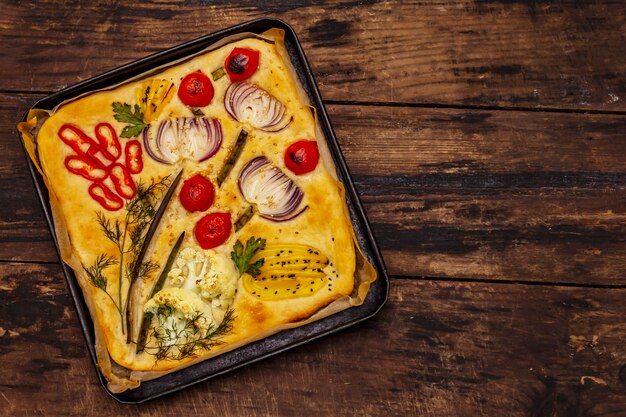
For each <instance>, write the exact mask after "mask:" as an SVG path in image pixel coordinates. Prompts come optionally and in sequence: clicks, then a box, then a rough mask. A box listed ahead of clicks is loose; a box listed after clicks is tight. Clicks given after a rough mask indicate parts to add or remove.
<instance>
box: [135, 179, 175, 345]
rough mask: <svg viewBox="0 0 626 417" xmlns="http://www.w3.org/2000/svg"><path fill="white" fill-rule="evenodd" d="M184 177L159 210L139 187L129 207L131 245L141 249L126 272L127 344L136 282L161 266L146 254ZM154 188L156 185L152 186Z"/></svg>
mask: <svg viewBox="0 0 626 417" xmlns="http://www.w3.org/2000/svg"><path fill="white" fill-rule="evenodd" d="M182 175H183V170H182V169H181V170H180V172H179V173H178V175H177V176H176V178H174V181H172V185H170V186H169V189H168V190H167V192H166V193H165V195H164V196H163V199H162V200H161V203H160V204H159V209H158V210H155V204H154V201H153V200H152V199H151V195H152V194H151V192H150V191H148V189H145V190H144V189H142V190H139V187H137V194H136V196H135V197H134V198H133V200H131V202H130V204H129V205H128V207H127V210H128V213H129V214H130V215H131V219H135V220H136V222H137V226H136V227H135V228H134V229H133V231H132V232H131V235H130V237H131V243H132V244H133V247H135V248H136V247H139V248H140V249H139V250H138V251H135V252H134V256H133V259H132V261H131V262H130V265H129V267H128V269H127V270H126V274H127V277H128V280H129V281H130V286H129V287H128V296H127V297H126V305H125V307H124V310H125V311H126V327H127V329H128V332H127V335H126V342H127V343H130V342H131V334H130V333H131V332H130V330H131V324H132V323H131V322H132V319H133V317H132V314H131V312H132V309H130V308H129V303H130V299H131V297H130V294H131V291H132V289H133V285H134V283H135V281H137V280H138V279H140V278H143V277H145V276H147V275H148V274H149V273H151V272H152V271H154V270H156V269H158V267H159V265H157V264H155V263H153V262H150V261H149V260H148V261H144V258H145V256H146V252H147V250H148V246H150V242H151V241H152V238H153V237H154V234H155V233H156V230H157V228H158V227H159V223H160V222H161V218H162V217H163V214H164V213H165V209H166V208H167V205H168V204H169V202H170V199H171V198H172V195H173V194H174V191H175V190H176V186H177V185H178V182H179V181H180V178H181V177H182ZM152 185H153V186H154V183H153V184H152ZM148 224H149V225H150V227H149V228H148V231H147V232H146V233H145V236H144V237H143V238H142V237H141V236H142V235H143V230H144V229H145V228H146V226H148Z"/></svg>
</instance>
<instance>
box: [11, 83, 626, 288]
mask: <svg viewBox="0 0 626 417" xmlns="http://www.w3.org/2000/svg"><path fill="white" fill-rule="evenodd" d="M32 101H33V99H32V98H27V97H23V96H15V97H14V96H7V95H4V96H1V97H0V115H1V116H0V117H1V119H0V120H1V121H0V125H2V127H3V128H4V129H5V131H7V132H9V131H11V132H14V131H15V128H14V121H15V120H16V119H18V118H19V116H20V115H21V114H22V112H23V109H24V108H26V107H27V105H28V104H29V103H30V102H32ZM329 111H330V113H331V115H332V119H333V123H334V125H335V127H336V129H337V134H338V136H339V138H340V140H341V146H342V149H343V151H344V153H345V156H346V159H347V162H348V165H349V167H350V169H351V172H352V173H353V175H354V179H355V182H356V186H357V189H358V191H359V193H360V194H361V198H362V200H363V201H364V203H365V207H366V210H367V213H368V216H369V218H370V221H371V222H372V225H373V229H374V233H375V235H376V237H377V240H378V242H379V245H380V247H381V248H382V250H383V255H384V257H385V260H386V263H387V267H388V269H389V272H390V273H391V274H393V275H405V276H432V277H467V278H483V279H502V280H539V281H543V282H564V283H588V284H625V283H626V281H625V277H624V276H623V273H622V272H623V271H624V270H625V269H626V260H625V259H624V256H623V254H624V253H625V250H626V242H625V239H626V212H625V209H624V208H625V207H626V193H624V190H625V189H626V176H625V175H624V171H625V170H626V165H624V162H623V161H624V158H625V157H626V140H625V139H624V138H625V133H626V117H624V116H611V115H581V114H558V113H537V112H530V113H521V112H508V111H492V112H486V111H463V110H449V109H446V110H443V109H440V110H438V109H421V108H402V107H382V108H381V107H370V106H363V107H358V106H337V105H335V106H330V107H329ZM0 147H2V149H5V155H6V157H5V158H4V159H3V161H2V162H1V163H0V172H2V173H3V174H4V175H2V176H1V177H0V192H1V193H2V195H5V196H7V197H6V201H7V203H8V204H5V205H3V206H2V207H0V259H5V260H36V261H55V260H56V259H57V257H56V254H55V252H54V250H53V247H52V245H51V244H50V241H49V233H48V231H47V228H46V225H45V222H44V220H43V217H42V215H41V210H40V209H39V206H38V203H37V201H36V196H35V192H34V189H33V187H32V185H31V181H30V178H29V176H28V173H27V171H26V166H25V162H24V157H23V155H22V151H21V149H20V147H19V145H18V143H17V139H16V136H13V135H10V134H9V135H5V136H3V137H2V138H0ZM24 190H30V191H28V192H24Z"/></svg>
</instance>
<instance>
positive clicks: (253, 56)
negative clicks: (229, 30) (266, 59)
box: [224, 48, 259, 83]
mask: <svg viewBox="0 0 626 417" xmlns="http://www.w3.org/2000/svg"><path fill="white" fill-rule="evenodd" d="M258 67H259V51H253V50H252V49H245V48H235V49H233V51H232V52H231V53H230V55H228V58H226V62H224V68H225V69H226V72H227V73H228V78H230V80H231V81H232V82H234V83H238V82H239V81H243V80H247V79H248V78H250V77H252V74H254V73H255V72H256V70H257V68H258Z"/></svg>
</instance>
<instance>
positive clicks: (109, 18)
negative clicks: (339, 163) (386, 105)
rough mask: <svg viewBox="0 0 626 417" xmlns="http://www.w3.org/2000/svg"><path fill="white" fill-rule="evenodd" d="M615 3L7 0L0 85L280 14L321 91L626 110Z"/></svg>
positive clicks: (625, 25)
mask: <svg viewBox="0 0 626 417" xmlns="http://www.w3.org/2000/svg"><path fill="white" fill-rule="evenodd" d="M623 6H624V2H623V1H621V0H598V1H594V2H578V1H565V2H552V1H541V2H536V1H516V2H506V1H489V2H476V1H471V0H464V1H452V0H448V1H445V0H444V1H437V2H416V1H411V2H404V1H384V2H383V1H376V0H368V1H352V0H342V1H338V2H335V1H327V0H315V1H298V2H291V1H282V2H274V3H273V4H272V5H268V4H264V3H263V4H261V3H258V2H251V1H243V2H239V4H235V3H233V2H230V1H212V2H192V3H187V4H186V5H185V6H184V7H177V6H175V5H172V4H170V3H167V2H165V3H163V2H155V3H151V2H138V1H137V2H132V1H130V2H114V3H111V2H87V3H84V2H78V3H64V4H59V3H58V2H52V1H40V2H33V3H31V4H29V6H28V7H24V5H23V4H22V3H20V2H5V4H4V5H3V13H2V16H0V38H1V39H3V52H2V55H1V57H2V59H0V62H1V63H2V64H0V78H1V79H2V80H3V84H2V87H1V88H2V89H3V90H5V91H6V90H13V91H15V90H18V91H48V90H56V89H58V88H61V87H64V86H67V85H69V84H73V83H76V82H77V81H80V80H84V79H86V78H88V77H91V76H94V75H96V74H99V73H101V72H103V71H106V70H109V69H112V68H115V67H117V66H120V65H122V64H125V63H127V62H129V61H132V60H135V59H138V58H140V57H143V56H145V55H147V54H150V53H153V52H156V51H160V50H162V49H165V48H168V47H171V46H173V45H176V44H179V43H182V42H184V41H188V40H191V39H194V38H196V37H199V36H201V35H204V34H207V33H210V32H213V31H215V30H218V29H222V28H224V27H227V26H230V25H233V24H236V23H240V22H243V21H247V20H250V19H254V18H259V17H279V18H282V19H284V20H286V21H287V22H289V23H290V24H292V25H293V27H294V28H295V30H296V31H297V33H298V35H299V37H300V38H301V40H302V43H303V46H304V48H305V50H306V52H307V54H308V56H309V58H310V61H311V63H312V66H313V69H314V71H315V75H316V77H317V79H318V81H319V83H320V88H321V90H322V93H323V96H324V97H325V98H326V99H328V100H348V101H353V100H356V101H360V102H363V101H369V102H402V103H425V104H453V105H460V106H465V105H471V106H511V107H517V106H521V107H556V108H566V109H584V110H589V109H594V110H611V111H625V110H626V83H625V81H624V80H625V75H626V55H625V54H623V47H624V44H625V43H626V39H625V35H624V34H625V33H626V8H625V7H623ZM155 26H156V28H155ZM25 32H26V34H27V36H25Z"/></svg>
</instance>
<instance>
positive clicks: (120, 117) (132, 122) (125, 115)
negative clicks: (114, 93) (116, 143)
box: [113, 102, 148, 138]
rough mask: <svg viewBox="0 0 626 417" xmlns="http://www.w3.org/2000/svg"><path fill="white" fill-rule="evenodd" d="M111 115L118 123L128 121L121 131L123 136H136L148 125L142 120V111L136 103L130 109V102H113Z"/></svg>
mask: <svg viewBox="0 0 626 417" xmlns="http://www.w3.org/2000/svg"><path fill="white" fill-rule="evenodd" d="M113 113H114V115H113V117H115V120H117V121H118V122H120V123H128V126H126V127H124V129H123V130H122V133H121V135H120V136H121V137H123V138H132V137H135V136H138V135H139V134H140V133H141V131H142V130H143V129H144V128H145V127H146V126H148V125H147V124H146V123H145V122H144V121H143V113H142V112H141V108H140V107H139V105H138V104H135V108H134V109H132V108H131V107H130V104H127V103H120V102H115V103H113Z"/></svg>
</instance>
